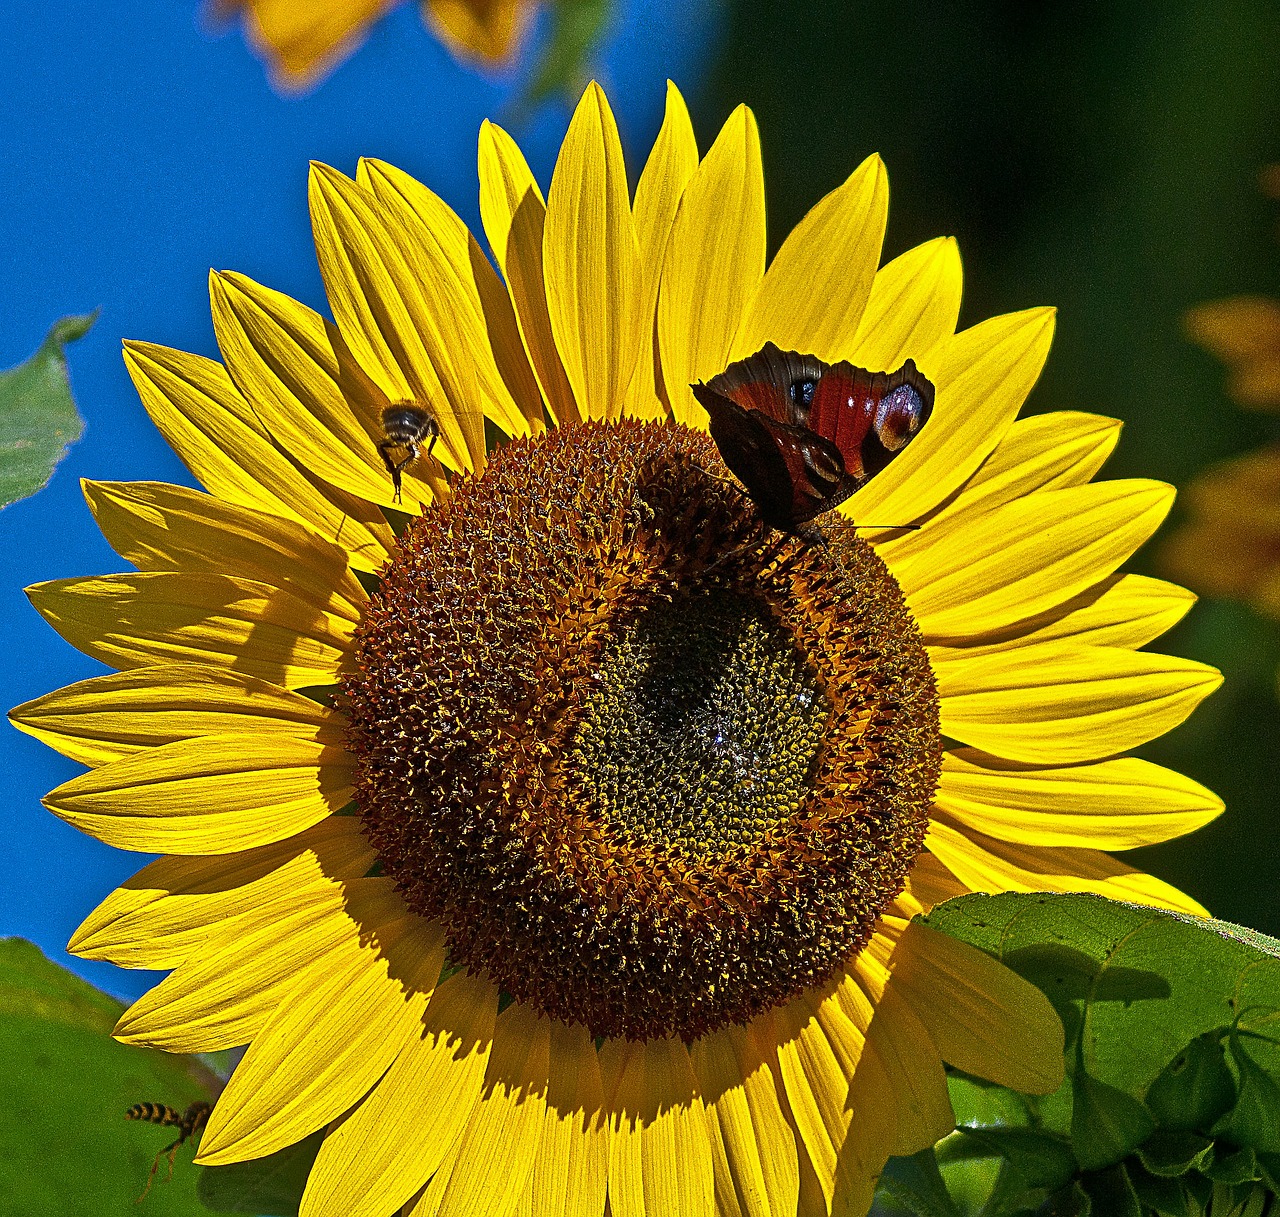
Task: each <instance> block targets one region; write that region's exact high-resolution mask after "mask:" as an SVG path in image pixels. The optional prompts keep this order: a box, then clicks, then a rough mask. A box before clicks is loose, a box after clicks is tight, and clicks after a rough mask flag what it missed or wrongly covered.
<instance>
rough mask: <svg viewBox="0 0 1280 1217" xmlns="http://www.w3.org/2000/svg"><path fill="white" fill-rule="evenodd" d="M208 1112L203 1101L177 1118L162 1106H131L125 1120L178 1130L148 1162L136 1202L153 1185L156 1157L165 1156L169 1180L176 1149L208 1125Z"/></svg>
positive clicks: (175, 1114)
mask: <svg viewBox="0 0 1280 1217" xmlns="http://www.w3.org/2000/svg"><path fill="white" fill-rule="evenodd" d="M212 1110H213V1108H212V1106H211V1105H210V1104H208V1103H206V1102H204V1101H203V1100H198V1101H197V1102H195V1103H192V1104H191V1106H190V1107H188V1108H187V1110H186V1111H184V1112H183V1113H182V1114H181V1115H179V1114H178V1112H177V1109H176V1108H173V1107H170V1106H169V1105H168V1104H166V1103H135V1104H134V1105H133V1106H132V1107H130V1108H129V1110H128V1111H126V1112H125V1113H124V1118H125V1119H126V1120H145V1121H146V1122H147V1123H148V1124H162V1125H165V1126H166V1127H169V1128H176V1129H177V1130H178V1138H177V1140H176V1141H174V1142H172V1143H171V1144H169V1145H166V1146H165V1147H164V1149H162V1150H160V1151H159V1152H158V1153H157V1154H156V1156H155V1159H154V1160H153V1161H152V1163H151V1173H150V1174H149V1175H148V1176H147V1186H146V1187H145V1188H143V1189H142V1195H141V1196H139V1197H138V1200H139V1201H142V1200H143V1199H144V1198H145V1197H146V1194H147V1193H148V1192H149V1191H150V1190H151V1185H152V1183H154V1182H155V1178H156V1171H157V1170H159V1169H160V1158H161V1157H162V1156H163V1155H164V1154H168V1155H169V1173H168V1175H166V1176H165V1178H166V1179H172V1178H173V1158H174V1155H175V1154H176V1153H177V1152H178V1147H179V1146H180V1145H181V1144H182V1143H183V1142H184V1141H186V1140H187V1138H189V1137H194V1136H195V1135H196V1133H198V1132H200V1131H201V1129H203V1128H204V1126H205V1125H206V1124H207V1123H208V1122H209V1112H211V1111H212Z"/></svg>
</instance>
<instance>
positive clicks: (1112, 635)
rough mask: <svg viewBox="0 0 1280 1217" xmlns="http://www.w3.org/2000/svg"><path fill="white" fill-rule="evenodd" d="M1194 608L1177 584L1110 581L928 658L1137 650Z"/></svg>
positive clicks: (936, 648) (1140, 578) (1139, 578)
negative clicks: (1045, 646)
mask: <svg viewBox="0 0 1280 1217" xmlns="http://www.w3.org/2000/svg"><path fill="white" fill-rule="evenodd" d="M1195 602H1196V596H1195V593H1194V592H1189V591H1187V589H1186V588H1184V587H1179V586H1178V585H1177V584H1176V583H1166V582H1164V580H1162V579H1150V578H1148V577H1147V576H1146V575H1112V576H1111V577H1110V578H1107V579H1103V580H1102V581H1101V582H1099V583H1096V584H1094V586H1092V587H1090V588H1087V589H1086V590H1085V591H1083V592H1080V593H1079V594H1078V595H1076V596H1073V597H1072V598H1071V599H1070V600H1066V601H1064V602H1063V603H1062V604H1058V605H1055V606H1054V607H1053V608H1051V609H1047V610H1046V611H1045V612H1043V613H1038V614H1036V615H1035V616H1034V617H1028V618H1025V619H1024V620H1022V621H1015V622H1013V624H1012V625H1008V626H1005V627H1004V628H1003V629H998V630H991V631H989V632H986V633H982V634H977V635H974V637H973V639H972V641H969V640H966V641H965V642H964V643H957V645H955V646H948V645H945V644H942V643H936V644H934V645H933V646H931V647H930V648H929V654H930V655H931V656H932V657H933V658H934V659H935V660H936V661H937V662H938V663H948V662H950V661H951V660H953V659H966V658H970V659H971V658H974V657H976V656H978V655H994V654H996V652H1003V653H1004V655H1005V657H1006V658H1007V657H1008V655H1009V652H1010V649H1011V648H1014V647H1022V646H1035V645H1037V644H1038V643H1042V642H1067V643H1071V644H1074V645H1088V646H1107V647H1126V648H1129V649H1131V650H1136V649H1137V648H1138V647H1143V646H1146V645H1147V643H1148V642H1150V641H1151V640H1152V639H1154V638H1158V637H1159V636H1160V635H1161V634H1163V633H1164V632H1165V631H1166V630H1169V629H1172V628H1173V627H1174V626H1175V625H1177V623H1178V622H1179V621H1181V620H1182V618H1183V617H1185V616H1186V615H1187V613H1188V612H1189V611H1190V609H1191V606H1192V605H1193V604H1195Z"/></svg>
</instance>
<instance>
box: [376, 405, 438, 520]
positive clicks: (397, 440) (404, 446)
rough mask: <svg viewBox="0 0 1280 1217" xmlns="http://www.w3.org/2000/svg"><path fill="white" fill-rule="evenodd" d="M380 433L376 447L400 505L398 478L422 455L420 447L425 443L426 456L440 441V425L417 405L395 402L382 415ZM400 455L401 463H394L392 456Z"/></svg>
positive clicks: (425, 410)
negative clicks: (380, 436)
mask: <svg viewBox="0 0 1280 1217" xmlns="http://www.w3.org/2000/svg"><path fill="white" fill-rule="evenodd" d="M382 430H383V432H384V433H385V438H384V439H383V440H382V441H381V442H380V443H379V444H378V454H379V455H380V456H381V457H382V463H383V464H384V465H386V467H387V472H388V473H389V474H391V482H392V484H393V485H394V486H395V488H396V502H397V503H398V502H400V475H401V474H402V473H403V472H404V470H405V469H406V468H408V466H409V465H411V464H412V463H413V462H414V461H416V460H417V459H418V457H419V456H420V455H422V452H423V449H422V446H421V445H422V443H423V441H424V440H425V441H426V445H427V446H426V454H427V456H430V455H431V449H432V448H434V447H435V446H436V440H438V439H439V438H440V424H439V423H437V422H436V419H435V415H434V414H432V413H431V411H430V410H428V409H427V408H426V407H425V406H423V405H421V404H420V403H418V402H416V401H397V402H393V403H392V404H391V405H389V406H388V407H387V408H386V409H385V410H383V411H382ZM395 451H400V452H403V453H404V454H405V456H404V459H403V460H401V461H393V460H392V459H391V453H392V452H395Z"/></svg>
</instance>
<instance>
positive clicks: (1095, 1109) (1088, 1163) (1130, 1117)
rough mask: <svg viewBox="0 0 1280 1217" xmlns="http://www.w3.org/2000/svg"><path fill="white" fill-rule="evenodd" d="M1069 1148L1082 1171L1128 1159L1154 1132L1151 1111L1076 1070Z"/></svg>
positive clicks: (1073, 1080)
mask: <svg viewBox="0 0 1280 1217" xmlns="http://www.w3.org/2000/svg"><path fill="white" fill-rule="evenodd" d="M1072 1083H1073V1086H1074V1090H1075V1106H1074V1107H1073V1108H1072V1112H1071V1146H1072V1148H1073V1149H1074V1150H1075V1154H1076V1158H1077V1159H1078V1160H1079V1162H1080V1165H1081V1166H1083V1167H1084V1168H1085V1170H1101V1169H1102V1168H1103V1167H1107V1166H1114V1165H1115V1164H1116V1163H1118V1162H1120V1161H1122V1160H1123V1159H1125V1158H1127V1157H1128V1156H1129V1155H1130V1154H1131V1153H1133V1151H1134V1150H1135V1149H1137V1148H1138V1146H1139V1145H1141V1144H1142V1143H1143V1142H1144V1141H1145V1140H1146V1139H1147V1138H1148V1137H1149V1136H1150V1135H1151V1133H1152V1132H1153V1131H1154V1129H1155V1126H1156V1124H1155V1121H1154V1120H1153V1119H1152V1118H1151V1114H1150V1112H1148V1111H1147V1109H1146V1108H1145V1107H1143V1105H1142V1104H1141V1102H1139V1101H1138V1100H1137V1099H1135V1098H1134V1097H1133V1096H1132V1095H1129V1094H1125V1092H1124V1091H1123V1090H1119V1089H1117V1088H1116V1087H1115V1086H1108V1085H1107V1083H1106V1082H1100V1081H1098V1079H1097V1078H1093V1077H1090V1076H1089V1075H1088V1074H1087V1073H1085V1072H1083V1071H1082V1070H1077V1071H1076V1074H1075V1076H1074V1077H1073V1079H1072Z"/></svg>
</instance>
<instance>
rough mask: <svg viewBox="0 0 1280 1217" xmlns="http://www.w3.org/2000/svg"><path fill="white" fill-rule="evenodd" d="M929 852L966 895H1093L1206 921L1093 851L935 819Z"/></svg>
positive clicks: (1174, 893)
mask: <svg viewBox="0 0 1280 1217" xmlns="http://www.w3.org/2000/svg"><path fill="white" fill-rule="evenodd" d="M926 840H927V844H928V846H929V849H930V850H931V852H933V853H934V854H935V855H937V857H938V859H939V860H940V861H941V862H942V863H943V864H944V865H945V866H946V867H947V868H948V869H949V870H950V871H951V872H952V874H954V875H955V876H956V878H957V879H959V880H960V881H961V882H962V883H964V884H967V885H968V887H969V888H970V890H972V891H985V892H1093V893H1095V894H1096V895H1099V896H1106V897H1107V898H1108V899H1110V900H1125V901H1128V902H1129V903H1130V904H1151V905H1155V906H1156V907H1157V908H1167V909H1173V910H1175V911H1176V912H1179V913H1190V914H1191V915H1192V916H1195V917H1206V916H1208V913H1207V912H1206V911H1205V908H1204V906H1203V905H1201V904H1199V903H1197V902H1196V901H1195V900H1192V899H1191V897H1190V896H1187V895H1186V894H1185V893H1183V892H1180V891H1179V890H1178V889H1177V888H1176V887H1173V886H1171V885H1170V884H1168V883H1165V882H1163V881H1162V880H1160V879H1156V878H1155V877H1154V876H1152V875H1147V874H1144V873H1143V872H1142V871H1137V870H1134V869H1133V867H1131V866H1126V865H1125V864H1124V863H1123V862H1118V861H1117V860H1116V859H1115V858H1112V857H1111V856H1110V855H1109V854H1104V853H1102V852H1101V851H1100V850H1095V849H1066V848H1054V847H1043V848H1042V847H1037V846H1034V845H1012V844H1009V843H1007V842H1004V841H997V840H996V839H994V838H993V837H985V836H983V835H982V834H981V833H975V832H974V831H973V830H972V829H970V830H968V831H965V832H961V831H960V829H959V828H957V827H956V826H955V825H953V824H950V823H948V822H947V819H946V817H945V816H939V818H937V819H936V820H934V821H932V822H931V823H930V825H929V835H928V837H927V839H926Z"/></svg>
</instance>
